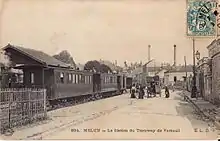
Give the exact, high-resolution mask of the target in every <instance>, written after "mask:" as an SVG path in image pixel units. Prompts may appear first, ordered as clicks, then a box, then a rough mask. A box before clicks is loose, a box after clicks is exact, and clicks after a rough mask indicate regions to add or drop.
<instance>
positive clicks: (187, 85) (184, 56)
mask: <svg viewBox="0 0 220 141" xmlns="http://www.w3.org/2000/svg"><path fill="white" fill-rule="evenodd" d="M184 64H185V71H186V79H185V80H186V82H185V84H186V90H187V91H188V83H187V77H188V76H187V70H186V56H184Z"/></svg>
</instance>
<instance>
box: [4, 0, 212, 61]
mask: <svg viewBox="0 0 220 141" xmlns="http://www.w3.org/2000/svg"><path fill="white" fill-rule="evenodd" d="M0 2H1V5H0V7H1V15H0V19H1V21H0V45H1V46H2V47H4V46H6V45H7V44H8V43H10V44H13V45H19V46H23V47H26V48H32V49H37V50H41V51H44V52H45V53H48V54H50V55H54V54H56V53H58V52H60V51H61V50H68V51H69V52H70V53H71V55H72V56H73V58H74V60H75V62H76V63H85V62H87V61H88V60H99V59H104V60H110V61H114V60H117V62H118V64H120V65H123V63H124V61H127V62H135V61H137V62H140V61H142V62H146V61H147V59H148V45H151V58H153V59H155V60H156V61H157V62H169V63H173V45H174V44H176V46H177V64H183V63H184V56H186V60H187V64H192V39H190V38H189V37H187V36H186V0H7V1H5V2H4V4H3V0H0ZM212 40H213V39H212V38H200V39H196V42H195V45H196V50H199V51H200V53H201V57H205V56H208V50H207V48H206V47H207V46H208V45H209V44H210V42H211V41H212Z"/></svg>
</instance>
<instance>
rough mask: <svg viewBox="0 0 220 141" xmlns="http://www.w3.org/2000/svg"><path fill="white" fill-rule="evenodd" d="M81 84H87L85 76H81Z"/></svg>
mask: <svg viewBox="0 0 220 141" xmlns="http://www.w3.org/2000/svg"><path fill="white" fill-rule="evenodd" d="M81 83H83V84H85V76H84V75H81Z"/></svg>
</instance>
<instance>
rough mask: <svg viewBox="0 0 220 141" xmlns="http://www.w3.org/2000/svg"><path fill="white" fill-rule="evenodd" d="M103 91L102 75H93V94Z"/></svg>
mask: <svg viewBox="0 0 220 141" xmlns="http://www.w3.org/2000/svg"><path fill="white" fill-rule="evenodd" d="M99 91H101V77H100V74H93V92H99Z"/></svg>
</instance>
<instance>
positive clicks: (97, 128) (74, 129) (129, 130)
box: [0, 91, 218, 139]
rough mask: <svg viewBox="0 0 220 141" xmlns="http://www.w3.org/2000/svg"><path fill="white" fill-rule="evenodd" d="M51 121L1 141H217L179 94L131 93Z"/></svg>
mask: <svg viewBox="0 0 220 141" xmlns="http://www.w3.org/2000/svg"><path fill="white" fill-rule="evenodd" d="M48 117H49V119H48V120H46V121H42V122H41V123H38V124H33V125H28V126H25V127H22V128H17V129H14V131H15V132H14V133H13V134H12V135H11V136H0V138H2V139H216V138H217V137H218V133H217V132H218V131H217V130H216V129H215V128H214V126H212V125H211V123H209V122H207V121H202V120H201V119H200V117H199V116H198V115H196V114H195V113H194V110H193V108H192V106H191V105H190V103H188V102H186V101H183V100H182V97H181V96H180V95H178V92H173V93H171V97H170V98H168V99H167V98H165V96H164V92H163V91H162V97H159V96H158V97H154V98H149V99H130V95H129V94H128V93H126V94H123V95H118V96H114V97H111V98H107V99H101V100H98V101H92V102H88V103H84V104H81V105H76V106H72V107H65V108H61V109H57V110H54V111H50V112H48Z"/></svg>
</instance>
